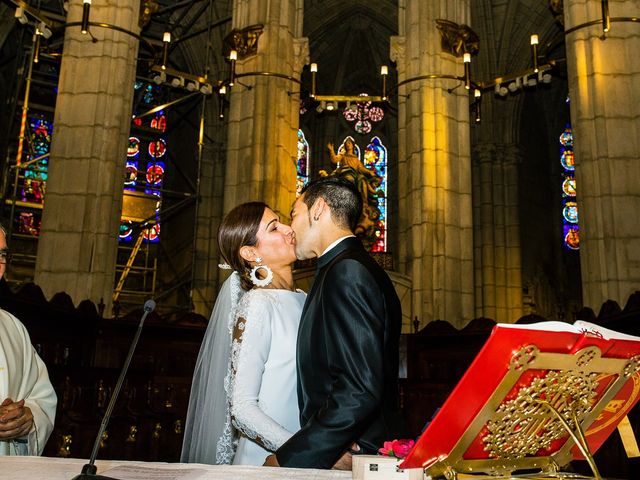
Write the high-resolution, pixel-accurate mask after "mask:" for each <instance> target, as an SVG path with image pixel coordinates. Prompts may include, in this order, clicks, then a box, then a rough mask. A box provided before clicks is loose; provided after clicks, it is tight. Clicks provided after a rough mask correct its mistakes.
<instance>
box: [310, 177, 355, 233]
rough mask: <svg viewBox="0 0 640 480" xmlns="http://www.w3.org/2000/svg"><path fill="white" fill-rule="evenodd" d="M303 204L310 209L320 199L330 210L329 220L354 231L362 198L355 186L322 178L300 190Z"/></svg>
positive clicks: (340, 179)
mask: <svg viewBox="0 0 640 480" xmlns="http://www.w3.org/2000/svg"><path fill="white" fill-rule="evenodd" d="M302 193H304V203H305V204H306V205H307V208H309V209H310V208H311V207H312V206H313V204H314V203H315V201H316V200H317V199H318V198H322V199H323V200H324V201H325V202H326V203H327V205H329V208H330V209H331V218H332V219H333V221H334V223H335V224H336V225H338V226H340V227H343V228H348V229H349V230H351V231H352V232H353V231H355V229H356V226H357V225H358V221H359V220H360V215H362V196H361V195H360V192H359V191H358V189H357V188H356V186H355V185H354V184H353V183H351V182H349V181H347V180H344V179H342V178H340V177H333V176H329V177H322V178H319V179H317V180H314V181H312V182H309V184H307V186H305V187H304V188H303V189H302Z"/></svg>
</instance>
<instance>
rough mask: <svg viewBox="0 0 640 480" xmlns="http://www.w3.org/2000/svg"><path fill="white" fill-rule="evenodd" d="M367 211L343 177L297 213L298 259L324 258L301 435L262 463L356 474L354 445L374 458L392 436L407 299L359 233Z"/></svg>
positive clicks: (307, 309) (305, 361)
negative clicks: (402, 306) (346, 470)
mask: <svg viewBox="0 0 640 480" xmlns="http://www.w3.org/2000/svg"><path fill="white" fill-rule="evenodd" d="M361 211H362V198H361V196H360V194H359V193H358V191H357V190H356V189H355V187H354V186H353V185H352V184H351V183H349V182H347V181H344V180H342V179H339V178H336V177H324V178H321V179H320V180H317V181H315V182H312V183H310V184H309V185H308V186H307V187H306V188H305V189H304V190H303V193H302V195H301V196H300V197H299V198H298V200H297V201H296V202H295V204H294V206H293V209H292V211H291V227H292V228H293V231H294V232H295V234H296V256H297V257H298V258H299V259H301V260H303V259H307V258H314V257H318V261H317V272H316V277H315V280H314V283H313V287H312V288H311V291H310V292H309V295H308V296H307V300H306V303H305V305H304V309H303V311H302V319H301V320H300V330H299V333H298V347H297V352H298V353H297V364H298V403H299V405H300V424H301V426H302V428H301V430H300V431H298V432H297V433H296V434H295V435H293V437H291V438H290V439H289V440H288V441H287V442H286V443H285V444H284V445H283V446H282V447H280V448H279V449H278V450H277V451H276V452H275V455H270V456H269V457H267V461H266V463H265V465H271V466H284V467H303V468H304V467H306V468H331V467H333V466H334V465H336V462H338V461H339V463H338V464H337V465H336V468H340V467H342V468H349V469H350V468H351V466H350V464H351V457H350V454H349V449H350V447H352V446H354V448H355V449H356V450H358V451H359V453H376V452H377V450H378V448H380V447H382V444H383V442H384V441H386V440H393V438H394V437H395V435H394V433H395V430H394V427H397V420H396V416H395V414H397V389H398V385H397V380H398V342H399V337H400V327H401V311H400V302H399V300H398V296H397V295H396V292H395V290H394V287H393V284H392V283H391V280H390V279H389V277H388V276H387V274H386V273H385V272H384V270H383V269H382V268H380V267H379V266H378V264H377V263H376V262H375V261H374V260H373V259H372V258H371V256H369V254H368V253H367V252H366V251H365V250H364V248H363V247H362V245H361V243H360V241H359V240H358V239H357V238H356V237H355V235H354V234H353V229H354V228H355V226H356V224H357V222H358V220H359V218H360V213H361ZM356 445H357V447H356Z"/></svg>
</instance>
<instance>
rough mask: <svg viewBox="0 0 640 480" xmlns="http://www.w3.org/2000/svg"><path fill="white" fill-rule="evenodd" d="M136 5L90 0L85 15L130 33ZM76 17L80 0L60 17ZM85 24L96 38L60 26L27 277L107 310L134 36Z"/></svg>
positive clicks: (137, 29)
mask: <svg viewBox="0 0 640 480" xmlns="http://www.w3.org/2000/svg"><path fill="white" fill-rule="evenodd" d="M139 9H140V5H139V0H135V1H125V0H94V1H93V2H92V5H91V17H90V19H91V21H92V22H102V23H108V24H112V25H115V26H118V27H120V28H123V29H125V30H127V31H131V32H133V33H136V34H138V33H140V27H139V26H138V16H139ZM81 18H82V0H72V1H71V2H70V3H69V14H68V19H67V20H68V22H79V21H80V19H81ZM90 30H91V34H92V35H93V36H94V37H95V39H96V42H92V39H91V36H90V35H82V34H81V33H80V27H79V26H77V27H69V28H67V30H66V31H65V40H64V49H63V57H62V66H61V70H60V81H59V84H58V97H57V103H56V111H55V117H54V118H55V119H54V128H55V135H54V136H53V142H52V145H51V160H50V165H49V179H48V181H47V196H46V203H45V207H44V212H43V216H42V229H41V234H40V240H39V242H38V260H37V263H36V274H35V282H36V283H37V284H38V285H40V287H42V289H43V291H44V293H45V295H47V296H51V295H53V294H54V293H56V292H59V291H65V292H67V293H68V294H69V295H70V296H71V298H72V299H73V301H74V302H76V303H78V302H80V301H81V300H84V299H90V300H92V301H93V302H95V303H99V302H100V300H103V301H104V303H105V304H106V305H107V309H106V312H110V311H111V310H110V304H111V298H112V294H113V289H114V278H115V267H116V254H117V248H118V225H119V222H120V212H121V207H122V182H123V165H124V158H126V151H127V139H128V136H129V127H130V125H131V109H132V98H133V83H134V80H135V68H136V56H137V52H138V40H137V39H136V38H135V37H133V36H130V35H127V34H125V33H122V32H119V31H116V30H111V29H107V28H99V27H90Z"/></svg>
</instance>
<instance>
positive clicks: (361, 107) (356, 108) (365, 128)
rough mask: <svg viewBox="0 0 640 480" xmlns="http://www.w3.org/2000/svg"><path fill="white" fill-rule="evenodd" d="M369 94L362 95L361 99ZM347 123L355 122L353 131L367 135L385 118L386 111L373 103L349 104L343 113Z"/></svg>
mask: <svg viewBox="0 0 640 480" xmlns="http://www.w3.org/2000/svg"><path fill="white" fill-rule="evenodd" d="M367 95H368V94H367V93H361V94H360V96H361V97H366V96H367ZM342 115H343V116H344V118H345V120H347V122H353V129H354V130H355V131H356V132H357V133H360V134H363V135H364V134H367V133H369V132H371V130H372V129H373V124H374V123H377V122H379V121H381V120H382V119H383V118H384V110H382V108H380V107H376V106H372V104H371V102H356V103H348V104H347V106H346V107H345V109H344V110H343V111H342Z"/></svg>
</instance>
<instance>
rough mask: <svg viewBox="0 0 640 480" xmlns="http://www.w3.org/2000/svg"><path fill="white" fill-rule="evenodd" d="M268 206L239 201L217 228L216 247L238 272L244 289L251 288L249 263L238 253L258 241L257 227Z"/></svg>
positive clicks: (260, 203)
mask: <svg viewBox="0 0 640 480" xmlns="http://www.w3.org/2000/svg"><path fill="white" fill-rule="evenodd" d="M266 208H269V206H268V205H267V204H266V203H263V202H247V203H241V204H240V205H238V206H237V207H235V208H234V209H233V210H231V211H230V212H229V213H227V215H226V216H225V217H224V219H223V220H222V223H221V224H220V229H219V230H218V247H219V248H220V253H221V254H222V256H223V257H224V259H225V261H226V262H227V263H228V264H229V266H230V267H231V268H232V269H233V270H235V271H236V272H238V273H239V274H240V283H241V286H242V288H243V289H244V290H251V288H252V287H253V283H251V280H250V279H249V272H250V271H251V268H252V267H251V264H250V263H249V262H247V261H246V260H245V259H244V258H242V256H241V255H240V249H241V248H242V247H244V246H245V245H246V246H249V247H252V246H254V245H255V244H256V243H258V227H260V220H262V216H263V215H264V211H265V209H266Z"/></svg>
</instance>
